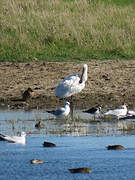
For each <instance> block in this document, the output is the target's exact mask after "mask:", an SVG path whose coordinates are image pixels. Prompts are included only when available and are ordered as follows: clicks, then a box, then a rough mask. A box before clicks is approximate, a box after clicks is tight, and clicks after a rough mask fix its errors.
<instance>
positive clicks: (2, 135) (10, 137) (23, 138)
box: [0, 132, 26, 144]
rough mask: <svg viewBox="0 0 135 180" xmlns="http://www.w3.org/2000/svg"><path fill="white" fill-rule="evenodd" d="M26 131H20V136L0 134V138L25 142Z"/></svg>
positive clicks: (12, 141) (13, 141) (14, 141)
mask: <svg viewBox="0 0 135 180" xmlns="http://www.w3.org/2000/svg"><path fill="white" fill-rule="evenodd" d="M25 138H26V133H25V132H22V133H21V136H8V135H4V134H0V140H4V141H8V142H10V143H17V144H25V143H26V139H25Z"/></svg>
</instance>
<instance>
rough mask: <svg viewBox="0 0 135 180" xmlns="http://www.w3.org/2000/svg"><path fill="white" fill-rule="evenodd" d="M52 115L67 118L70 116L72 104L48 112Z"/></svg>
mask: <svg viewBox="0 0 135 180" xmlns="http://www.w3.org/2000/svg"><path fill="white" fill-rule="evenodd" d="M47 112H48V113H50V114H53V115H54V116H56V117H57V118H64V117H65V116H68V115H69V113H70V103H69V102H66V103H65V104H64V107H59V108H58V109H56V110H53V111H47Z"/></svg>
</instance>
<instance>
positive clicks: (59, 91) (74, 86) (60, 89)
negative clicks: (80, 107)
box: [55, 64, 88, 118]
mask: <svg viewBox="0 0 135 180" xmlns="http://www.w3.org/2000/svg"><path fill="white" fill-rule="evenodd" d="M87 71H88V66H87V64H84V65H83V71H82V74H70V75H69V76H67V77H66V78H65V79H63V80H62V81H61V82H60V83H59V84H58V85H57V87H56V88H55V95H56V96H57V97H59V98H67V97H71V102H70V103H71V116H72V118H73V102H72V96H73V95H74V94H78V93H80V92H81V91H82V90H83V89H84V87H85V82H86V81H87V78H88V75H87Z"/></svg>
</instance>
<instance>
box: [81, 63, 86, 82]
mask: <svg viewBox="0 0 135 180" xmlns="http://www.w3.org/2000/svg"><path fill="white" fill-rule="evenodd" d="M87 71H88V66H87V64H84V65H83V71H82V75H81V78H80V83H83V82H85V81H87V78H88V75H87Z"/></svg>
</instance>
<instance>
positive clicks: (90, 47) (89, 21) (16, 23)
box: [0, 0, 135, 61]
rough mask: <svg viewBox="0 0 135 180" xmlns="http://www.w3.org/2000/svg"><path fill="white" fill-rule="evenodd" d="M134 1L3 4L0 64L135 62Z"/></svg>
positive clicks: (9, 1) (26, 0)
mask: <svg viewBox="0 0 135 180" xmlns="http://www.w3.org/2000/svg"><path fill="white" fill-rule="evenodd" d="M134 5H135V2H134V1H133V0H83V1H82V0H54V1H50V0H46V1H44V0H32V1H31V0H23V1H22V0H6V1H5V0H1V1H0V61H29V60H33V59H39V60H45V61H63V60H73V61H76V60H79V61H81V60H90V59H115V58H120V59H133V58H135V33H134V30H135V13H134Z"/></svg>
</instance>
